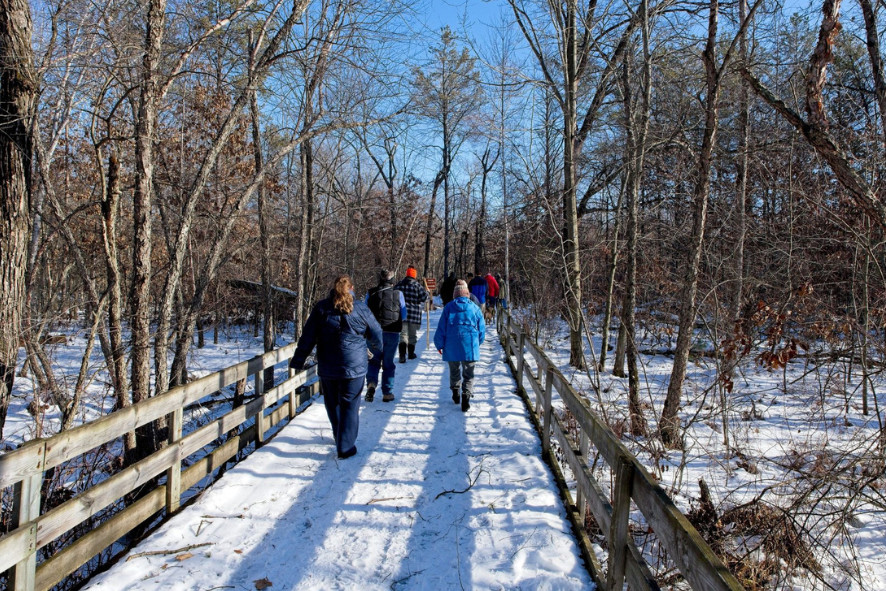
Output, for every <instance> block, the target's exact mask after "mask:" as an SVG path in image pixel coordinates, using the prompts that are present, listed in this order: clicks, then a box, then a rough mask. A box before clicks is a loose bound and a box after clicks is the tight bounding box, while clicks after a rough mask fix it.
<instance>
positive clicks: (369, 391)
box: [366, 384, 375, 402]
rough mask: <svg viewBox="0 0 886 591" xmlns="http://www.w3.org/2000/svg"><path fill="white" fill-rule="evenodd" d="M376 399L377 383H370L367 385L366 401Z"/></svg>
mask: <svg viewBox="0 0 886 591" xmlns="http://www.w3.org/2000/svg"><path fill="white" fill-rule="evenodd" d="M373 400H375V384H370V385H369V386H366V402H372V401H373Z"/></svg>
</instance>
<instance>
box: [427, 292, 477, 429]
mask: <svg viewBox="0 0 886 591" xmlns="http://www.w3.org/2000/svg"><path fill="white" fill-rule="evenodd" d="M453 295H454V296H455V299H454V300H452V301H451V302H449V303H448V304H446V306H445V307H444V308H443V312H441V313H440V320H439V322H438V323H437V330H436V332H435V333H434V346H435V347H437V352H438V353H440V354H441V355H443V361H446V362H447V363H448V364H449V388H450V389H451V390H452V401H453V402H455V403H456V404H458V403H459V401H461V410H462V412H467V411H468V409H470V408H471V403H470V399H471V395H472V393H473V386H474V366H475V365H476V363H477V361H478V360H479V359H480V345H481V344H482V343H483V340H484V339H485V338H486V323H485V322H484V320H483V313H482V312H481V311H480V308H479V306H476V305H475V304H474V303H473V302H471V300H470V298H469V296H470V295H471V293H470V291H468V285H467V284H466V283H465V282H464V281H462V280H461V279H459V280H458V281H457V282H456V284H455V290H454V292H453Z"/></svg>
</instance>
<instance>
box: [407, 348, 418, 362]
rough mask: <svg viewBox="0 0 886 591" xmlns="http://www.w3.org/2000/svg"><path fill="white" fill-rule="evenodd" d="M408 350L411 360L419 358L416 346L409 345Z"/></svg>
mask: <svg viewBox="0 0 886 591" xmlns="http://www.w3.org/2000/svg"><path fill="white" fill-rule="evenodd" d="M407 349H408V351H409V358H410V359H415V358H416V357H418V355H416V354H415V345H409V346H408V347H407Z"/></svg>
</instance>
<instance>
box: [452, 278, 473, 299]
mask: <svg viewBox="0 0 886 591" xmlns="http://www.w3.org/2000/svg"><path fill="white" fill-rule="evenodd" d="M469 293H470V292H469V291H468V284H467V283H465V280H464V279H459V280H458V281H456V282H455V290H454V291H453V292H452V294H453V295H454V296H455V297H457V298H461V297H468V294H469Z"/></svg>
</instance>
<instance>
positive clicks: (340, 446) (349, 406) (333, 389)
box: [320, 378, 363, 455]
mask: <svg viewBox="0 0 886 591" xmlns="http://www.w3.org/2000/svg"><path fill="white" fill-rule="evenodd" d="M320 382H321V383H322V386H323V403H324V404H325V405H326V414H327V415H329V423H330V424H331V425H332V436H333V437H334V438H335V449H336V451H338V454H339V455H342V454H348V453H350V452H352V451H353V450H354V449H356V447H357V446H356V445H355V444H356V442H357V430H358V429H359V427H360V392H361V391H362V390H363V378H351V379H347V378H341V379H333V378H320Z"/></svg>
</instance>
